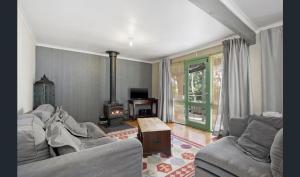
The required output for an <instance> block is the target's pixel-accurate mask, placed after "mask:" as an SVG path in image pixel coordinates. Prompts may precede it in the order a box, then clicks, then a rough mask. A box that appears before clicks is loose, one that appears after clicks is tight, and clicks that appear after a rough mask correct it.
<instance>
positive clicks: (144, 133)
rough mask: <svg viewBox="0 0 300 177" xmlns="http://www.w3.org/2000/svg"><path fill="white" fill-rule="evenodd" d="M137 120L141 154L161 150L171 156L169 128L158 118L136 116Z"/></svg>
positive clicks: (159, 151) (149, 153) (145, 154)
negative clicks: (141, 145) (141, 148)
mask: <svg viewBox="0 0 300 177" xmlns="http://www.w3.org/2000/svg"><path fill="white" fill-rule="evenodd" d="M137 122H138V138H139V140H140V141H141V143H142V144H143V151H144V153H143V156H144V157H146V156H148V155H151V154H153V153H161V152H162V153H164V154H165V155H167V156H171V129H170V128H169V127H168V126H167V125H166V124H165V123H164V122H162V121H161V120H160V119H158V118H138V119H137Z"/></svg>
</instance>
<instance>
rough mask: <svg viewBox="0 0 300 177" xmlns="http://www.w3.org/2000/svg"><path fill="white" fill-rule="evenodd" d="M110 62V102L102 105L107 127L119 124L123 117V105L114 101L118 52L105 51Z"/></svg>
mask: <svg viewBox="0 0 300 177" xmlns="http://www.w3.org/2000/svg"><path fill="white" fill-rule="evenodd" d="M106 53H108V55H109V61H110V100H109V101H107V102H105V103H104V105H103V113H104V116H105V118H107V120H108V126H110V125H115V124H119V123H120V122H121V121H122V120H123V117H124V107H123V104H121V103H118V102H117V101H116V60H117V55H118V54H119V53H118V52H115V51H106Z"/></svg>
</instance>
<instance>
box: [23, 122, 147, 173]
mask: <svg viewBox="0 0 300 177" xmlns="http://www.w3.org/2000/svg"><path fill="white" fill-rule="evenodd" d="M89 125H90V126H89V127H88V129H93V130H92V131H93V132H95V131H97V130H95V127H96V128H99V127H97V126H95V124H93V125H92V124H91V123H90V124H89ZM18 126H19V124H18ZM35 126H36V124H35ZM20 129H21V128H20ZM23 129H24V128H23ZM39 130H42V129H39ZM99 131H101V130H100V129H99ZM20 132H21V130H20ZM101 132H102V131H101ZM23 134H24V133H23ZM39 134H42V133H41V132H39ZM19 135H21V133H20V134H19V129H18V163H19V159H21V158H24V157H25V156H26V158H28V157H30V158H31V159H32V161H30V162H28V161H27V162H26V163H21V164H19V165H18V176H19V177H112V176H118V177H141V176H142V154H143V149H142V145H141V143H140V142H139V141H138V140H137V139H135V138H132V139H127V140H121V141H116V140H113V139H111V138H109V137H108V136H105V135H104V137H101V138H95V139H93V138H92V139H84V138H81V141H85V144H91V145H92V146H91V147H90V148H86V149H84V150H81V151H79V152H71V153H69V152H67V153H66V154H64V155H59V156H54V157H51V155H49V156H42V158H43V160H40V158H36V157H37V156H38V153H39V152H38V153H37V154H32V155H31V154H28V152H32V151H28V150H27V149H28V146H29V145H28V143H27V144H26V143H25V144H24V141H27V139H30V137H29V138H25V140H22V139H21V138H20V137H21V136H19ZM23 137H24V136H23ZM21 141H23V142H21ZM22 143H23V144H22ZM95 145H96V146H95ZM26 146H27V147H26ZM43 146H49V145H48V143H43ZM39 147H41V145H35V146H34V148H33V151H34V150H36V149H37V148H39ZM22 148H23V149H26V148H27V149H26V150H25V156H24V155H23V156H21V155H22V153H23V152H22ZM44 149H45V148H44ZM47 149H49V151H51V148H47ZM20 154H21V155H20ZM23 154H24V153H23ZM46 154H47V153H46ZM48 154H51V153H48ZM45 157H46V158H45ZM31 159H30V160H31Z"/></svg>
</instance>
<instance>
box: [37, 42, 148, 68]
mask: <svg viewBox="0 0 300 177" xmlns="http://www.w3.org/2000/svg"><path fill="white" fill-rule="evenodd" d="M36 46H40V47H47V48H52V49H60V50H66V51H72V52H78V53H86V54H92V55H98V56H104V57H108V54H106V53H97V52H91V51H87V50H80V49H74V48H69V47H63V46H58V45H51V44H45V43H40V42H36ZM118 59H122V60H130V61H136V62H142V63H149V64H152V63H153V62H152V61H145V60H141V59H135V58H128V57H124V56H121V55H119V56H118Z"/></svg>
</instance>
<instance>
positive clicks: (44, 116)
mask: <svg viewBox="0 0 300 177" xmlns="http://www.w3.org/2000/svg"><path fill="white" fill-rule="evenodd" d="M54 110H55V109H54V107H53V106H52V105H51V104H42V105H40V106H38V107H37V108H36V109H35V110H33V111H32V112H31V113H32V114H34V115H36V116H38V117H39V118H40V119H41V120H42V121H43V122H44V123H46V122H47V121H48V120H49V119H50V118H51V116H52V114H53V113H54Z"/></svg>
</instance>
